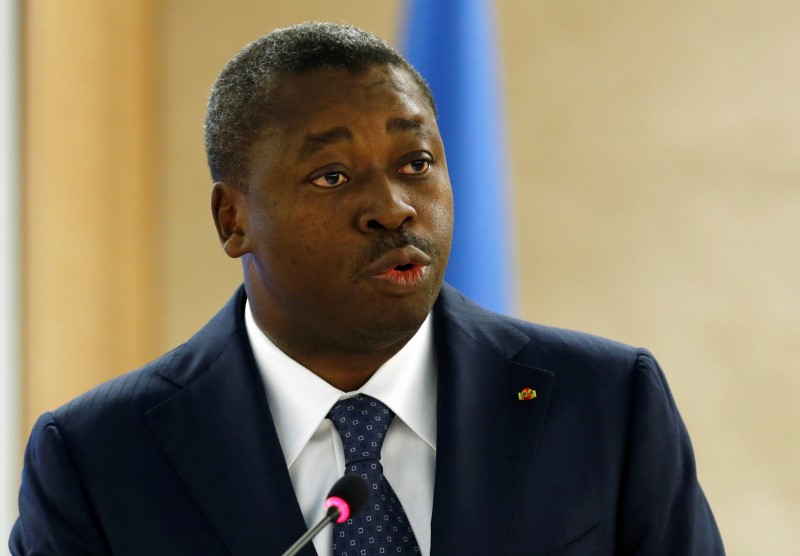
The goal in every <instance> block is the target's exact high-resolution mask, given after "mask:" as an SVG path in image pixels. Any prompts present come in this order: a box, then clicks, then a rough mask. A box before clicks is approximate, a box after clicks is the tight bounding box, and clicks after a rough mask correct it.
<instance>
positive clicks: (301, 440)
mask: <svg viewBox="0 0 800 556" xmlns="http://www.w3.org/2000/svg"><path fill="white" fill-rule="evenodd" d="M245 323H246V326H247V335H248V337H249V340H250V345H251V347H252V349H253V354H254V355H255V360H256V365H257V366H258V368H259V371H260V372H261V377H262V379H263V381H264V386H265V389H266V391H267V401H268V403H269V408H270V412H271V414H272V419H273V421H274V422H275V428H276V429H277V432H278V439H279V440H280V443H281V448H282V449H283V455H284V457H285V458H286V465H287V467H288V468H289V475H290V477H291V479H292V484H293V485H294V491H295V494H296V495H297V500H298V502H299V503H300V509H301V510H302V512H303V516H304V518H305V521H306V526H307V527H311V526H312V525H314V524H315V523H317V522H318V521H319V520H320V519H322V517H323V515H324V513H325V512H324V508H323V505H322V504H323V502H324V501H325V496H326V495H327V493H328V490H329V489H330V487H331V486H332V485H333V483H335V482H336V480H337V479H338V478H339V477H341V476H342V475H343V474H344V466H345V463H344V451H343V448H342V441H341V439H340V438H339V434H338V433H337V432H336V429H335V428H334V426H333V423H331V422H330V420H329V419H327V418H326V415H327V414H328V411H330V409H331V408H332V407H333V406H334V404H335V403H336V402H337V401H338V400H340V399H342V398H348V397H351V396H354V395H356V394H359V393H363V394H367V395H369V396H372V397H373V398H377V399H378V400H380V401H381V402H383V403H384V404H386V405H387V406H389V407H390V408H391V409H392V411H394V413H395V415H396V416H395V418H394V421H392V424H391V426H390V427H389V431H388V432H387V433H386V440H384V443H383V448H382V451H381V462H382V464H383V470H384V474H385V476H386V479H387V480H388V481H389V483H390V484H391V485H392V488H393V489H394V490H395V492H396V493H397V496H398V497H399V498H400V502H401V504H403V508H404V509H405V511H406V516H407V517H408V519H409V521H410V522H411V527H412V528H413V530H414V534H415V536H416V538H417V543H418V544H419V547H420V550H421V552H422V554H423V555H428V554H430V546H431V513H432V508H433V476H434V470H435V464H436V362H435V357H434V350H433V329H432V322H431V315H428V318H427V319H425V322H424V323H423V325H422V326H421V327H420V329H419V330H418V331H417V333H416V334H415V335H414V337H413V338H411V340H410V341H409V342H408V343H407V344H406V345H405V346H404V347H403V348H402V349H401V350H400V351H399V352H398V353H397V354H395V355H394V357H392V358H391V359H389V360H388V361H387V362H386V363H384V364H383V365H382V366H381V367H380V368H379V369H378V370H377V371H376V372H375V374H374V375H373V376H372V378H370V379H369V381H367V383H366V384H364V386H362V387H361V388H360V389H359V390H357V391H355V392H342V391H341V390H339V389H337V388H335V387H333V386H331V385H330V384H328V383H327V382H325V381H324V380H322V379H321V378H320V377H318V376H317V375H315V374H314V373H312V372H311V371H310V370H308V369H307V368H305V367H303V366H302V365H301V364H300V363H298V362H297V361H295V360H294V359H292V358H290V357H289V356H288V355H286V354H285V353H283V352H282V351H281V350H280V349H279V348H278V347H277V346H276V345H275V344H274V343H273V342H272V341H271V340H270V339H269V338H268V337H267V336H266V335H265V334H264V333H263V332H262V331H261V330H260V329H259V328H258V326H257V325H256V323H255V321H254V320H253V314H252V312H251V310H250V303H249V301H248V303H247V305H246V307H245ZM332 542H333V538H332V526H328V527H326V528H325V529H324V530H323V531H322V532H321V533H320V534H319V535H317V536H316V538H315V539H314V547H315V548H316V550H317V553H318V554H319V555H320V556H330V555H331V552H332ZM287 548H288V547H287Z"/></svg>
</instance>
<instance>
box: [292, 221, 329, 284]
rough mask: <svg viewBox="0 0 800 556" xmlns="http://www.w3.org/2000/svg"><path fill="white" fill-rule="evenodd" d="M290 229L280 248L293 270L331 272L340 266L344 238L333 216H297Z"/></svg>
mask: <svg viewBox="0 0 800 556" xmlns="http://www.w3.org/2000/svg"><path fill="white" fill-rule="evenodd" d="M290 229H291V233H289V234H287V235H286V236H285V238H284V243H283V246H282V248H281V250H282V251H284V256H285V257H286V258H287V260H288V261H289V263H290V265H291V266H292V268H293V269H294V271H296V272H306V273H309V272H312V273H314V272H331V271H332V270H333V269H334V268H336V267H337V266H341V261H342V256H341V252H340V251H339V249H340V248H341V242H340V241H337V234H336V233H335V231H334V230H333V227H332V222H331V219H330V218H327V217H326V218H321V219H315V218H305V219H302V218H296V219H294V220H292V224H291V226H290ZM337 263H338V265H337Z"/></svg>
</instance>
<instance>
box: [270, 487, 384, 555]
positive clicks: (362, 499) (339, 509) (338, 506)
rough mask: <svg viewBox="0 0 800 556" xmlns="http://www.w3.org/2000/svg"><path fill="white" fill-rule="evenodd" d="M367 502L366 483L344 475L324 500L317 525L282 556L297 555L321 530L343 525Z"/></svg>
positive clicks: (367, 490)
mask: <svg viewBox="0 0 800 556" xmlns="http://www.w3.org/2000/svg"><path fill="white" fill-rule="evenodd" d="M368 501H369V487H368V486H367V482H366V481H365V480H364V479H362V478H361V476H360V475H345V476H343V477H342V478H341V479H339V480H338V481H336V482H335V483H334V484H333V486H332V487H331V490H330V492H328V497H327V498H326V499H325V507H326V508H328V510H327V511H326V512H325V517H323V518H322V519H321V520H320V521H319V523H317V524H316V525H314V527H312V528H311V529H309V530H308V531H307V532H306V534H305V535H303V536H302V537H300V538H299V539H297V542H295V543H294V544H293V545H292V546H290V547H289V549H288V550H287V551H286V552H284V553H283V555H282V556H295V555H296V554H298V553H299V552H300V551H301V550H302V549H303V548H304V547H305V546H306V545H307V544H308V543H309V542H311V539H313V538H314V537H316V536H317V534H318V533H319V532H320V531H322V529H323V528H324V527H325V526H326V525H327V524H328V523H330V522H331V521H334V520H335V521H336V523H344V522H345V521H347V520H348V519H350V517H352V516H354V515H356V514H357V513H358V512H360V511H361V510H362V509H363V508H364V506H366V505H367V502H368Z"/></svg>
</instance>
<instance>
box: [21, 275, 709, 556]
mask: <svg viewBox="0 0 800 556" xmlns="http://www.w3.org/2000/svg"><path fill="white" fill-rule="evenodd" d="M244 302H245V295H244V292H243V290H241V289H240V290H239V291H238V292H237V294H236V295H235V296H234V297H233V298H232V299H231V300H230V301H229V302H228V304H227V305H226V306H225V307H224V308H223V309H222V310H221V311H220V312H219V314H217V315H216V316H215V317H214V318H213V319H212V320H211V321H210V322H209V324H207V325H206V326H205V327H204V328H203V329H202V330H201V331H200V332H199V333H198V334H197V335H195V336H194V337H193V338H192V339H191V340H189V341H188V342H187V343H186V344H184V345H182V346H181V347H179V348H177V349H175V350H174V351H172V352H170V353H168V354H167V355H165V356H163V357H162V358H160V359H158V360H156V361H155V362H153V363H150V364H149V365H147V366H145V367H144V368H142V369H140V370H138V371H135V372H133V373H130V374H127V375H124V376H121V377H119V378H116V379H114V380H112V381H110V382H108V383H106V384H103V385H101V386H99V387H97V388H95V389H94V390H92V391H90V392H88V393H87V394H84V395H82V396H81V397H79V398H77V399H76V400H74V401H72V402H70V403H68V404H67V405H65V406H64V407H62V408H60V409H58V410H56V411H54V412H52V413H48V414H45V415H44V416H42V417H41V418H40V419H39V421H38V422H37V424H36V426H35V427H34V429H33V432H32V434H31V438H30V441H29V444H28V448H27V451H26V456H25V466H24V471H23V478H22V488H21V491H20V499H19V506H20V517H19V519H18V521H17V522H16V524H15V526H14V529H13V532H12V535H11V539H10V542H9V545H10V548H11V552H12V554H15V555H16V554H28V555H34V554H36V555H39V554H42V555H44V554H46V555H56V554H58V555H100V554H114V555H133V554H135V555H148V556H152V555H161V554H164V555H204V556H205V555H217V554H220V555H222V554H229V555H233V556H245V555H254V556H255V555H259V556H261V555H279V554H281V553H282V552H283V551H284V550H285V549H286V548H287V547H289V546H290V545H291V544H292V542H293V541H294V540H295V539H296V538H297V537H299V536H300V535H301V534H302V533H303V532H304V529H305V525H304V520H303V516H302V515H301V512H300V509H299V506H298V504H297V501H296V499H295V496H294V492H293V490H292V484H291V481H290V478H289V474H288V471H287V469H286V464H285V460H284V458H283V455H282V453H281V447H280V445H279V443H278V437H277V435H276V433H275V427H274V425H273V422H272V419H271V417H270V412H269V407H268V406H267V401H266V397H265V393H264V386H263V384H262V381H261V378H260V375H259V373H258V370H257V369H256V365H255V362H254V359H253V355H252V353H251V350H250V347H249V343H248V340H247V335H246V332H245V325H244V318H243V311H244ZM434 335H435V345H436V356H437V363H438V369H439V378H438V389H439V392H438V407H437V419H438V421H437V431H438V433H437V450H436V475H435V487H434V504H433V518H432V522H431V528H432V546H431V551H432V554H433V555H435V556H443V555H454V556H455V555H459V556H468V555H480V556H486V555H496V554H497V555H535V556H545V555H548V556H556V555H558V556H577V555H580V556H594V555H598V556H606V555H608V556H610V555H641V556H659V555H671V556H689V555H704V556H705V555H717V554H723V549H722V543H721V541H720V537H719V533H718V531H717V527H716V525H715V523H714V518H713V516H712V514H711V511H710V509H709V507H708V504H707V503H706V500H705V497H704V496H703V493H702V491H701V489H700V486H699V485H698V483H697V479H696V476H695V464H694V457H693V455H692V448H691V445H690V442H689V437H688V435H687V433H686V430H685V428H684V426H683V423H682V421H681V418H680V416H679V414H678V411H677V409H676V407H675V404H674V402H673V399H672V397H671V395H670V392H669V388H668V387H667V383H666V381H665V379H664V375H663V374H662V372H661V370H660V369H659V367H658V365H657V364H656V362H655V360H654V359H653V357H652V356H651V355H650V354H649V353H648V352H646V351H643V350H636V349H634V348H631V347H628V346H624V345H621V344H618V343H613V342H610V341H608V340H603V339H600V338H597V337H593V336H589V335H583V334H579V333H575V332H568V331H564V330H557V329H553V328H547V327H543V326H538V325H534V324H530V323H526V322H522V321H519V320H514V319H510V318H507V317H503V316H499V315H496V314H493V313H489V312H487V311H485V310H483V309H481V308H479V307H477V306H476V305H474V304H473V303H471V302H470V301H468V300H467V299H465V298H464V297H463V296H462V295H461V294H460V293H458V292H457V291H455V290H453V289H452V288H450V287H448V286H445V288H444V289H443V291H442V294H441V296H440V298H439V300H438V301H437V303H436V307H435V309H434ZM523 388H532V389H534V390H535V391H536V393H537V397H536V398H534V399H531V400H525V401H521V400H519V399H518V396H517V393H518V392H520V391H521V390H522V389H523ZM304 554H309V555H312V554H314V549H313V548H311V547H309V548H308V549H307V550H306V552H304Z"/></svg>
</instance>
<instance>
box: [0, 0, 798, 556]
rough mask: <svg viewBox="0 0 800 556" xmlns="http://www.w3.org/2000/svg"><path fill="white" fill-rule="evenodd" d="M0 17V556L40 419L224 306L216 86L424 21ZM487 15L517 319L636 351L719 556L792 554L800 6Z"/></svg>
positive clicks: (264, 9)
mask: <svg viewBox="0 0 800 556" xmlns="http://www.w3.org/2000/svg"><path fill="white" fill-rule="evenodd" d="M1 6H2V8H0V9H2V12H0V21H2V23H0V25H2V32H0V36H2V41H3V42H2V45H0V46H2V48H0V51H2V53H1V54H0V56H2V58H0V71H1V72H2V79H1V80H0V81H2V85H1V87H2V89H0V102H2V107H0V117H2V120H0V121H1V122H2V123H1V124H0V125H2V136H1V137H0V176H2V179H1V180H0V181H2V184H1V185H0V191H2V193H3V203H2V205H3V206H2V208H1V210H2V212H0V225H2V229H0V246H2V249H3V250H2V253H0V257H1V258H0V269H2V270H1V271H0V288H1V289H2V291H0V295H2V308H0V311H2V314H0V325H1V326H2V328H0V352H1V353H0V356H1V357H2V361H1V363H2V365H1V366H0V373H2V374H0V379H1V380H2V382H0V396H2V397H0V411H1V412H2V415H1V416H2V419H1V420H2V430H1V431H0V432H2V443H1V444H0V447H2V453H1V454H0V471H1V472H2V476H0V481H1V482H0V496H2V499H1V500H0V504H1V505H0V533H2V534H3V537H4V538H6V537H7V531H8V530H9V528H10V525H11V523H12V522H13V519H14V518H15V517H16V509H15V498H16V491H17V489H18V486H19V472H20V461H21V454H22V450H23V448H24V443H25V438H27V434H28V431H29V430H30V428H31V427H32V425H33V422H34V421H35V419H36V416H38V415H39V414H40V413H41V412H43V411H45V410H47V409H51V408H54V407H56V406H58V405H60V404H62V403H63V402H65V401H67V400H68V399H70V398H72V397H74V396H75V395H77V394H79V393H80V392H82V391H84V390H86V389H88V388H90V387H91V386H93V385H95V384H97V383H99V382H101V381H103V380H106V379H108V378H110V377H113V376H116V375H118V374H121V373H123V372H125V371H127V370H130V369H133V368H135V367H137V366H139V365H141V364H143V363H145V362H146V361H148V360H150V359H152V358H154V357H156V356H158V355H160V354H161V353H163V352H165V351H167V350H168V349H170V348H171V347H173V346H175V345H176V344H178V343H180V342H182V341H183V340H185V339H186V338H187V337H188V336H190V335H191V334H192V333H193V332H194V331H196V330H197V329H198V328H199V327H200V326H201V325H202V324H204V323H205V322H206V321H207V320H208V319H209V318H210V317H211V316H212V315H213V314H214V313H215V312H216V311H217V309H218V308H219V307H220V306H221V305H222V304H223V303H224V302H225V301H226V300H227V299H228V297H229V296H230V295H231V294H232V292H233V291H234V289H235V288H236V286H237V285H238V284H239V282H240V275H241V270H240V266H239V264H238V262H237V261H232V260H229V259H227V258H226V257H225V255H224V253H223V252H222V250H221V249H220V247H219V245H218V242H217V237H216V233H215V231H214V228H213V223H212V220H211V218H210V211H209V193H210V187H211V183H210V178H209V175H208V171H207V167H206V163H205V155H204V149H203V126H202V123H203V118H204V112H205V102H206V97H207V94H208V90H209V88H210V86H211V84H212V82H213V81H214V79H215V77H216V74H217V73H218V72H219V70H220V69H221V68H222V66H223V65H224V63H225V62H226V61H227V60H228V59H230V58H231V57H232V56H233V55H234V54H235V53H236V52H238V51H239V49H240V48H241V47H242V46H243V45H244V44H246V43H247V42H250V41H251V40H253V39H255V38H257V37H258V36H260V35H262V34H264V33H265V32H268V31H269V30H271V29H273V28H274V27H278V26H284V25H288V24H291V23H296V22H300V21H305V20H309V19H316V20H329V21H335V22H345V23H352V24H355V25H357V26H360V27H363V28H365V29H367V30H370V31H372V32H374V33H375V34H377V35H379V36H381V37H383V38H385V39H386V40H388V41H389V42H391V43H393V44H398V43H399V42H400V37H401V36H404V35H405V33H406V31H407V29H409V28H413V26H415V25H418V24H422V23H423V19H424V18H426V17H433V15H430V14H426V13H424V12H422V13H415V14H414V15H413V17H412V16H408V15H407V8H408V6H407V5H406V3H405V2H402V1H398V0H377V1H376V0H338V1H336V2H330V1H326V0H313V1H312V0H293V1H291V2H288V1H286V2H276V1H273V2H266V1H263V0H261V1H255V0H227V1H225V2H218V1H213V0H164V1H156V0H127V1H125V2H116V1H112V0H105V1H103V0H71V1H69V2H67V1H66V0H28V1H25V2H14V1H12V0H3V3H2V4H1ZM492 9H493V11H494V19H493V20H491V21H490V24H491V25H490V27H491V28H492V29H493V32H494V34H495V35H494V36H495V46H496V48H497V60H496V68H495V69H496V72H497V75H498V76H500V77H501V78H502V79H501V80H500V82H499V84H500V89H499V90H500V92H501V97H500V108H501V110H502V113H504V114H505V115H504V116H501V118H503V121H502V126H503V129H504V132H505V139H504V143H505V145H506V146H507V149H506V152H505V153H504V157H505V161H506V163H507V164H506V163H501V165H502V167H499V168H497V170H498V175H501V174H502V175H505V177H506V182H507V184H508V188H509V189H508V196H509V201H508V203H509V206H510V207H511V209H510V213H509V214H508V215H507V224H508V226H509V229H510V230H511V232H512V236H513V252H512V255H511V259H512V261H511V262H512V265H511V266H512V267H513V269H514V273H515V275H514V277H513V280H512V283H513V286H512V295H511V298H512V306H511V309H510V310H511V312H512V313H514V314H516V315H518V316H520V317H523V318H525V319H528V320H533V321H537V322H542V323H546V324H552V325H556V326H561V327H567V328H574V329H580V330H585V331H588V332H592V333H595V334H599V335H602V336H607V337H611V338H615V339H617V340H621V341H623V342H627V343H630V344H635V345H641V346H645V347H647V348H649V349H651V350H652V351H653V352H654V353H655V354H656V356H657V357H658V359H659V361H660V362H661V364H662V366H663V367H664V369H665V372H666V374H667V377H668V379H669V381H670V384H671V386H672V389H673V393H674V396H675V398H676V401H677V403H678V406H679V408H680V409H681V411H682V414H683V417H684V420H685V421H686V424H687V427H688V429H689V432H690V434H691V436H692V439H693V442H694V446H695V452H696V456H697V461H698V472H699V475H700V479H701V482H702V484H703V486H704V489H705V491H706V494H707V496H708V498H709V501H710V503H711V506H712V508H713V509H714V512H715V514H716V517H717V520H718V523H719V526H720V529H721V532H722V535H723V539H724V540H725V543H726V548H727V550H728V554H731V555H734V556H763V555H765V554H768V555H772V556H788V555H790V554H797V546H800V526H798V524H800V480H799V479H798V478H797V469H799V468H800V403H798V402H797V401H796V398H797V397H798V394H800V368H798V364H797V361H796V355H795V352H794V348H795V347H796V346H795V343H796V342H799V341H800V319H798V313H800V233H799V232H800V229H799V228H800V225H799V223H800V156H798V155H800V148H799V147H800V31H799V30H800V3H797V2H795V1H789V0H786V1H782V0H695V1H694V2H691V3H684V2H659V1H656V0H617V1H603V0H597V1H594V2H584V1H581V0H548V1H539V0H529V1H528V0H526V1H522V0H519V1H513V0H497V1H496V2H495V3H494V4H493V8H492ZM435 17H436V18H437V19H438V20H440V21H435V23H436V24H437V25H441V26H447V25H449V23H450V22H449V21H447V18H446V17H442V16H441V15H435ZM420 18H423V19H420ZM427 23H430V22H427ZM454 187H458V184H457V183H454ZM456 225H457V226H462V227H463V226H469V225H470V223H469V222H464V221H460V222H457V224H456ZM476 264H479V261H476Z"/></svg>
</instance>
